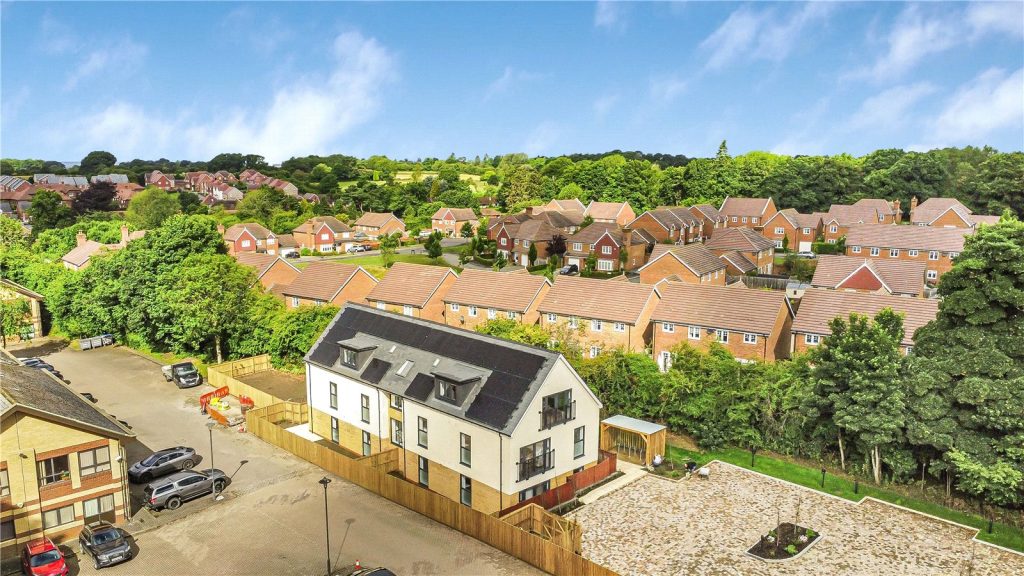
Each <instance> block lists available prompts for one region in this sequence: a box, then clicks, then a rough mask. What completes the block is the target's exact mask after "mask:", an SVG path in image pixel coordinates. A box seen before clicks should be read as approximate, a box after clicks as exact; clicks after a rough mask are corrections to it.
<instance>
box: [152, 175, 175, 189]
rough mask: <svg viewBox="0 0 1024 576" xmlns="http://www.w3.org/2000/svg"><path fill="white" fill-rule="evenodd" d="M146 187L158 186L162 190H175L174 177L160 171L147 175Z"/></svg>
mask: <svg viewBox="0 0 1024 576" xmlns="http://www.w3.org/2000/svg"><path fill="white" fill-rule="evenodd" d="M146 186H156V187H157V188H160V189H161V190H171V189H172V188H174V177H173V176H168V175H166V174H164V173H163V172H161V171H159V170H153V171H152V172H147V173H146Z"/></svg>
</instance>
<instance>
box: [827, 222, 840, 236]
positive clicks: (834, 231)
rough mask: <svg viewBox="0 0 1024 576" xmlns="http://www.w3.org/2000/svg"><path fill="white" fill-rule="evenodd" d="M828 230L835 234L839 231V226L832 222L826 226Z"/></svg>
mask: <svg viewBox="0 0 1024 576" xmlns="http://www.w3.org/2000/svg"><path fill="white" fill-rule="evenodd" d="M828 231H829V232H831V233H833V234H835V233H836V232H839V227H838V226H836V225H835V224H833V225H831V226H829V227H828Z"/></svg>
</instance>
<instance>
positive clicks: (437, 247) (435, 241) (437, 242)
mask: <svg viewBox="0 0 1024 576" xmlns="http://www.w3.org/2000/svg"><path fill="white" fill-rule="evenodd" d="M424 247H425V248H426V249H427V256H429V257H430V258H431V259H432V260H437V259H438V258H440V257H441V254H442V253H443V251H442V250H441V231H440V230H435V231H434V232H432V233H431V234H430V236H428V237H427V241H426V242H425V243H424Z"/></svg>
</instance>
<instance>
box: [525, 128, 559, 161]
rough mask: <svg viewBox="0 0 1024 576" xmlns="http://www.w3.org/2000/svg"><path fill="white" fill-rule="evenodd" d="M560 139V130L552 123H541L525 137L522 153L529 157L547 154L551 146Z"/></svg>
mask: <svg viewBox="0 0 1024 576" xmlns="http://www.w3.org/2000/svg"><path fill="white" fill-rule="evenodd" d="M561 137H562V129H561V128H560V127H559V126H558V125H557V124H555V123H554V122H549V121H548V122H541V123H540V124H538V125H537V126H536V127H535V128H534V129H533V130H531V131H530V134H529V135H528V136H527V137H526V141H525V142H524V143H523V146H522V150H523V152H525V153H527V154H529V155H530V156H541V155H545V154H549V153H550V152H551V148H552V146H554V145H555V143H556V142H558V140H559V139H560V138H561Z"/></svg>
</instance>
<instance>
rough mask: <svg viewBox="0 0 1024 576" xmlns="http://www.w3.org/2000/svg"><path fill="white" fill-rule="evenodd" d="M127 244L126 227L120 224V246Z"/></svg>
mask: <svg viewBox="0 0 1024 576" xmlns="http://www.w3.org/2000/svg"><path fill="white" fill-rule="evenodd" d="M126 245H128V227H127V226H125V225H124V224H122V225H121V246H126Z"/></svg>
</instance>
